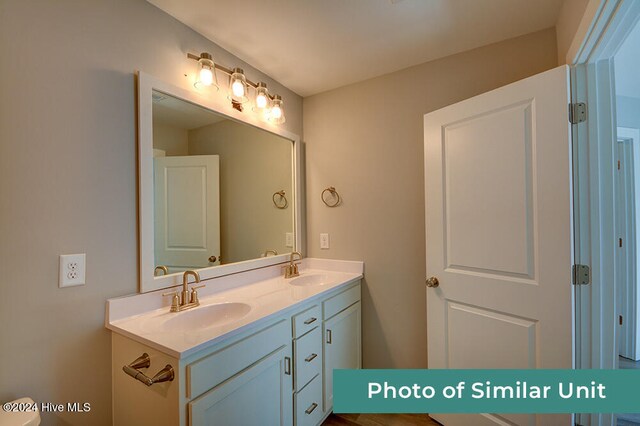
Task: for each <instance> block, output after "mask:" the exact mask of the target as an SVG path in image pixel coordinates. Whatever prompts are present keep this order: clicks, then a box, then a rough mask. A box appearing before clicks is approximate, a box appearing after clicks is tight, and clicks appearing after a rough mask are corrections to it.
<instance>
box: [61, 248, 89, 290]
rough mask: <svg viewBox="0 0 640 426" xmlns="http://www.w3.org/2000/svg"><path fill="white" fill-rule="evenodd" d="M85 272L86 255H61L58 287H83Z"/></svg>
mask: <svg viewBox="0 0 640 426" xmlns="http://www.w3.org/2000/svg"><path fill="white" fill-rule="evenodd" d="M85 272H86V254H84V253H82V254H61V255H60V273H59V276H58V286H59V287H60V288H63V287H73V286H77V285H84V282H85Z"/></svg>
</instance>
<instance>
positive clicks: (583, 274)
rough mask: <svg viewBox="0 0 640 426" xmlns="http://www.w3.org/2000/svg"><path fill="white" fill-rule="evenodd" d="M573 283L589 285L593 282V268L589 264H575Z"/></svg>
mask: <svg viewBox="0 0 640 426" xmlns="http://www.w3.org/2000/svg"><path fill="white" fill-rule="evenodd" d="M571 280H572V283H573V285H587V284H590V283H591V269H590V268H589V266H588V265H573V268H572V271H571Z"/></svg>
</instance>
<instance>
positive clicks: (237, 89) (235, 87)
mask: <svg viewBox="0 0 640 426" xmlns="http://www.w3.org/2000/svg"><path fill="white" fill-rule="evenodd" d="M231 91H232V92H233V96H236V97H238V98H240V97H242V96H244V84H242V82H241V81H238V80H235V81H234V82H233V83H232V84H231Z"/></svg>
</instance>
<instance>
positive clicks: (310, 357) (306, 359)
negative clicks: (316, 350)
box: [304, 354, 318, 362]
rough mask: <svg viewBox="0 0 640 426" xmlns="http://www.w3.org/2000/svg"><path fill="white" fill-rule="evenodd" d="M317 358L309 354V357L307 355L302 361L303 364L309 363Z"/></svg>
mask: <svg viewBox="0 0 640 426" xmlns="http://www.w3.org/2000/svg"><path fill="white" fill-rule="evenodd" d="M317 356H318V354H311V355H309V356H308V357H306V358H305V359H304V361H305V362H311V361H313V360H314V359H316V357H317Z"/></svg>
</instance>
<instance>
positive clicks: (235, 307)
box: [163, 302, 251, 331]
mask: <svg viewBox="0 0 640 426" xmlns="http://www.w3.org/2000/svg"><path fill="white" fill-rule="evenodd" d="M250 311H251V306H250V305H248V304H246V303H240V302H229V303H216V304H215V305H206V306H199V307H197V308H193V309H192V310H188V311H184V312H177V313H175V314H171V315H174V316H173V317H172V318H169V319H168V320H167V321H165V322H164V324H163V328H164V329H165V330H166V331H188V330H200V329H203V328H209V327H218V326H221V325H224V324H228V323H230V322H233V321H237V320H239V319H240V318H243V317H244V316H246V315H247V314H248V313H249V312H250Z"/></svg>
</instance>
